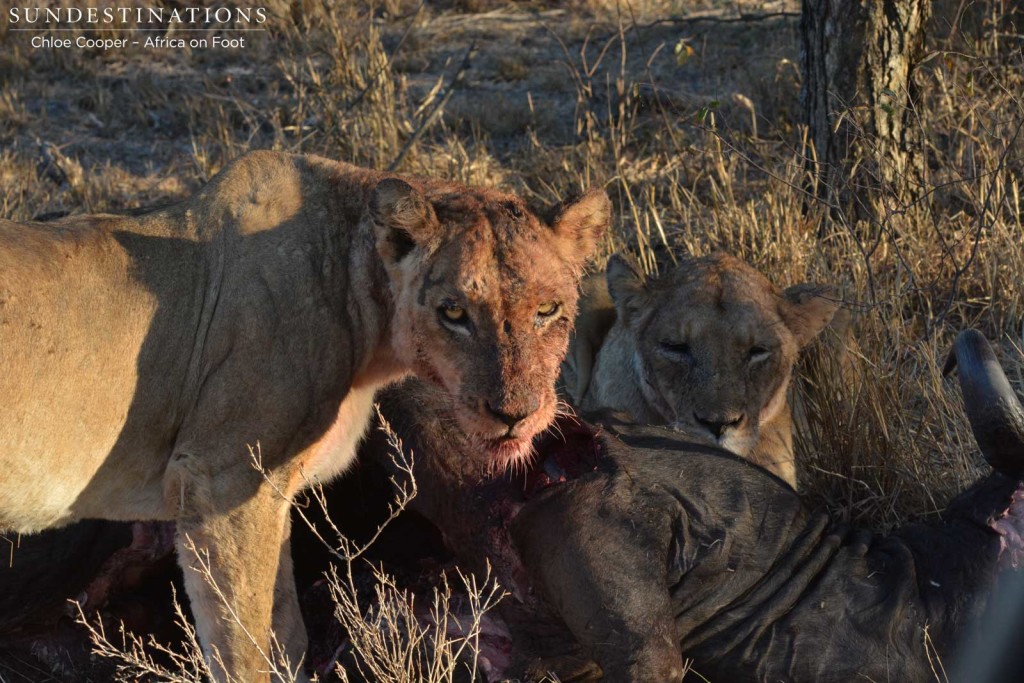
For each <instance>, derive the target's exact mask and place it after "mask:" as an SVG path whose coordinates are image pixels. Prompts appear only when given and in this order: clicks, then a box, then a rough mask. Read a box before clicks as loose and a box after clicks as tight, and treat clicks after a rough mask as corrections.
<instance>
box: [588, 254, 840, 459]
mask: <svg viewBox="0 0 1024 683" xmlns="http://www.w3.org/2000/svg"><path fill="white" fill-rule="evenodd" d="M607 279H608V290H609V293H610V295H611V298H612V301H613V302H614V305H615V309H616V315H617V322H616V326H620V325H621V326H624V328H625V329H624V330H622V332H623V333H624V336H626V337H628V338H629V339H630V340H631V341H630V344H631V348H632V357H631V358H623V359H621V362H623V363H630V364H632V366H633V367H632V370H633V373H634V374H635V376H636V377H637V382H636V384H638V387H637V389H638V391H639V392H640V394H641V395H642V399H643V403H645V404H646V408H647V409H648V410H649V411H653V412H654V413H656V414H655V415H647V416H644V417H646V419H647V420H649V421H657V422H663V423H667V424H672V425H674V426H675V427H677V428H678V429H681V430H683V431H686V432H688V433H691V434H696V435H704V436H706V437H709V438H710V439H711V440H713V441H715V442H716V443H717V444H718V445H720V446H722V447H723V448H726V449H728V450H730V451H732V452H734V453H737V454H738V455H742V456H748V455H750V452H751V450H752V449H753V448H754V446H755V444H757V442H758V438H759V436H760V433H761V429H762V427H764V426H765V425H766V424H767V423H768V422H770V421H771V420H773V419H774V418H775V417H776V415H778V413H779V411H780V410H781V409H782V408H783V407H785V406H786V405H787V396H786V392H787V388H788V386H789V381H790V375H791V374H792V369H793V365H794V363H795V362H796V358H797V353H798V351H799V350H800V349H801V348H803V347H804V346H806V345H807V344H808V343H810V342H811V340H813V339H814V338H815V337H816V336H817V335H818V333H819V332H821V330H822V329H824V328H825V326H826V325H828V323H829V322H830V321H831V320H832V316H833V315H834V314H835V312H836V309H837V307H838V301H837V300H836V299H835V297H834V296H833V293H832V290H831V288H829V287H826V286H817V285H797V286H794V287H790V288H788V289H786V290H784V291H780V290H779V289H778V288H777V287H776V286H775V285H773V284H772V283H771V282H769V281H768V280H767V279H765V277H764V276H762V275H761V274H760V273H758V272H757V271H756V270H754V269H753V268H751V267H750V266H748V265H747V264H745V263H743V262H742V261H740V260H739V259H736V258H733V257H731V256H727V255H715V256H710V257H706V258H697V259H691V260H687V261H684V262H682V263H681V264H680V265H679V266H677V267H676V268H674V269H673V270H672V271H671V272H669V273H667V274H665V275H663V276H661V277H655V278H648V277H646V276H645V275H644V274H643V273H642V272H641V271H640V269H639V268H637V267H636V266H635V265H634V264H633V263H631V262H630V261H628V260H627V259H625V258H622V257H619V256H613V257H612V259H611V260H610V261H609V264H608V271H607ZM613 331H614V330H613ZM604 351H605V349H602V353H604ZM604 360H605V361H607V360H608V359H604ZM638 417H639V416H638ZM787 427H788V425H787Z"/></svg>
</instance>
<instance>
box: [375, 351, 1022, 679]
mask: <svg viewBox="0 0 1024 683" xmlns="http://www.w3.org/2000/svg"><path fill="white" fill-rule="evenodd" d="M955 359H956V361H957V362H958V363H959V366H960V368H959V371H960V381H961V385H962V387H963V393H964V398H965V406H966V409H967V412H968V416H969V417H970V420H971V425H972V427H973V429H974V433H975V437H976V439H977V441H978V443H979V445H980V446H981V449H982V452H983V453H984V455H985V457H986V459H987V460H988V461H989V463H990V464H991V465H992V466H993V468H994V469H995V472H994V473H992V474H990V475H989V476H987V477H985V478H983V479H982V480H981V481H979V482H978V483H976V484H975V485H974V486H972V487H970V488H969V489H967V490H966V491H965V492H964V493H962V494H961V495H959V496H958V497H957V498H956V499H955V500H953V502H952V503H950V505H949V506H948V508H947V510H946V512H945V514H944V516H943V519H942V520H941V522H938V523H934V524H911V525H907V526H905V527H902V528H900V529H897V530H895V531H894V532H892V533H890V534H888V535H885V536H882V535H876V534H870V533H866V532H863V531H860V532H858V531H853V530H851V529H849V528H848V525H846V524H844V523H842V522H838V521H834V520H830V519H829V517H828V516H827V515H826V514H824V513H812V512H811V511H810V510H808V509H807V508H806V507H805V506H804V504H803V503H802V502H801V500H800V498H799V497H798V496H797V495H796V494H795V493H794V492H793V490H792V489H790V488H789V487H787V486H785V485H783V484H782V483H781V482H779V480H778V479H776V478H775V477H772V476H769V475H767V474H766V473H765V472H764V471H763V470H762V469H761V468H758V467H753V466H751V465H750V464H749V463H748V462H745V461H743V460H741V459H740V458H737V457H735V456H733V455H732V454H729V453H727V452H726V451H723V450H720V449H718V448H714V447H708V446H704V445H698V444H693V443H688V442H687V441H686V439H685V438H684V437H681V436H680V435H679V434H678V433H677V432H674V431H670V430H666V429H659V428H655V427H642V426H640V427H638V426H631V425H626V424H623V423H621V422H619V421H617V420H614V419H611V418H609V417H607V416H606V417H605V418H602V420H603V421H604V422H605V425H606V426H605V427H603V428H601V427H593V426H591V425H589V424H586V423H581V422H574V421H573V420H572V419H570V418H561V419H559V420H558V421H557V422H556V424H557V429H552V430H551V432H550V433H549V434H548V435H547V436H546V437H545V438H544V439H543V440H542V441H541V442H539V443H538V447H537V455H536V457H535V459H534V460H533V463H532V465H531V467H530V468H529V469H528V470H527V472H526V475H525V477H523V478H503V479H499V480H494V479H492V478H490V477H488V476H487V472H488V468H487V463H486V457H483V454H481V453H478V452H477V449H476V448H475V447H474V446H472V445H471V444H470V443H469V442H468V441H467V440H466V439H465V438H464V437H463V436H462V435H459V434H458V433H457V432H455V431H453V430H449V429H446V428H445V424H446V422H445V420H446V412H445V411H446V405H447V400H446V399H444V398H443V397H440V396H438V394H437V393H436V392H434V391H433V390H431V389H430V388H429V387H426V386H425V385H423V384H422V383H418V382H415V381H411V382H409V383H408V384H407V386H406V387H405V388H404V390H403V391H402V392H398V391H395V390H389V391H388V392H387V393H386V394H385V395H384V401H383V404H382V405H383V412H384V414H385V416H386V417H387V418H388V419H389V420H390V423H391V426H392V427H393V428H395V429H396V430H397V432H398V434H399V436H401V437H403V438H404V439H405V447H406V448H408V449H410V450H412V451H415V453H416V456H417V457H416V479H417V484H418V486H419V492H420V495H419V497H418V498H417V499H416V500H415V501H414V505H416V506H417V508H418V509H419V510H420V511H421V512H423V513H424V514H425V515H426V516H427V517H428V518H429V519H431V520H432V521H433V522H434V523H435V524H437V526H438V527H439V528H440V529H441V531H442V532H443V534H444V537H445V538H446V540H447V541H448V542H449V544H450V546H451V548H452V549H453V550H454V551H455V552H456V554H457V555H458V556H459V558H460V560H461V561H462V563H463V566H467V567H472V568H482V567H483V566H484V564H485V563H489V564H490V566H491V567H494V568H495V569H496V571H497V572H498V574H499V576H500V578H501V580H502V581H503V583H504V585H505V586H506V587H508V588H509V589H511V590H513V591H514V593H515V597H514V598H512V599H509V600H508V601H506V602H505V603H503V607H504V609H505V610H506V612H505V614H506V616H507V620H508V624H509V626H510V627H511V628H512V636H513V639H514V644H515V650H514V651H513V657H512V668H511V670H509V671H506V672H505V675H506V676H510V677H521V680H522V679H525V680H531V681H532V680H550V679H548V678H545V676H546V675H547V674H548V673H549V672H551V673H554V674H556V675H557V679H556V680H566V681H567V680H572V681H590V680H598V679H601V680H606V681H612V682H614V683H650V682H652V681H658V682H665V683H667V682H670V681H679V680H680V679H681V678H682V676H683V662H684V660H685V659H691V660H692V661H693V668H694V669H695V670H696V672H697V673H699V674H700V675H701V676H703V677H704V678H703V679H701V680H709V681H728V682H729V683H766V682H768V681H772V682H775V681H785V682H786V683H848V682H849V681H854V680H865V681H868V680H871V681H902V682H906V683H925V682H926V681H934V680H935V678H934V671H935V668H934V667H935V666H937V662H938V661H940V660H941V661H943V662H945V663H946V665H947V666H948V665H950V664H951V663H952V660H953V656H952V655H953V654H954V653H955V652H956V651H957V646H959V645H960V644H962V642H963V638H964V636H965V634H966V633H967V631H968V629H967V627H968V624H969V623H970V622H971V620H972V619H973V618H974V617H977V616H978V615H979V614H981V613H982V612H983V611H984V610H985V608H986V605H987V603H988V602H989V597H990V595H991V593H992V589H993V584H994V581H995V579H996V577H997V575H998V574H999V573H1000V572H1002V571H1004V570H1007V569H1009V568H1017V567H1021V566H1024V409H1022V408H1021V406H1020V404H1019V402H1018V400H1017V399H1016V397H1015V396H1014V395H1013V392H1012V390H1011V389H1010V386H1009V384H1008V383H1007V382H1006V379H1005V376H1004V375H1003V374H1002V371H1001V370H1000V368H999V365H998V364H997V363H996V361H995V357H994V356H993V354H992V351H991V349H990V348H989V346H988V344H987V342H986V341H985V339H984V337H982V336H981V335H980V334H979V333H977V332H974V331H970V332H966V333H964V334H962V335H961V337H960V338H959V340H958V342H957V348H956V356H955ZM371 445H372V444H371ZM380 450H381V451H383V450H384V449H383V448H381V449H380ZM376 459H379V460H382V461H384V462H387V457H386V456H384V457H380V456H377V458H376ZM552 621H555V622H557V623H560V625H561V629H562V631H558V630H557V629H555V630H551V629H552V628H553V626H555V625H557V624H552ZM566 629H567V630H568V635H569V637H568V638H566V637H564V635H563V634H564V633H565V631H566ZM539 634H543V635H542V636H541V635H539ZM1018 635H1019V634H1018ZM572 641H575V643H573V642H572ZM567 643H568V644H567ZM553 644H555V645H553ZM559 647H561V648H562V649H561V650H559V649H558V648H559ZM538 655H541V656H542V657H541V658H540V659H538ZM698 678H700V677H698ZM687 680H689V678H687Z"/></svg>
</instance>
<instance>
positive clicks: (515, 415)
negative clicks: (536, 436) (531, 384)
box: [484, 399, 537, 429]
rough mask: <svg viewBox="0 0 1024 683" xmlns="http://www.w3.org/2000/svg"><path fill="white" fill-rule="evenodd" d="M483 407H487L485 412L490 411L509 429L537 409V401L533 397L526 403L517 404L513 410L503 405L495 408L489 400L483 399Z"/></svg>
mask: <svg viewBox="0 0 1024 683" xmlns="http://www.w3.org/2000/svg"><path fill="white" fill-rule="evenodd" d="M484 407H485V408H487V412H488V413H490V414H491V416H492V417H495V418H497V419H498V420H501V421H502V422H504V423H505V425H506V426H507V427H508V428H509V429H512V428H513V427H515V426H516V425H517V424H519V423H520V422H522V421H523V420H525V419H526V418H528V417H529V416H530V415H532V414H533V412H534V411H536V410H537V401H536V399H533V400H531V401H530V402H529V404H528V405H525V406H517V407H518V410H515V411H512V410H509V409H506V408H505V407H504V406H500V407H497V408H496V407H495V406H494V405H492V404H491V402H490V401H484Z"/></svg>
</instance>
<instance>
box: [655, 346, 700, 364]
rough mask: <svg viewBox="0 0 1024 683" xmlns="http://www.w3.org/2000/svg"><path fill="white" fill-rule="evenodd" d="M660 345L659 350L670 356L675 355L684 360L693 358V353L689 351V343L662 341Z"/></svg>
mask: <svg viewBox="0 0 1024 683" xmlns="http://www.w3.org/2000/svg"><path fill="white" fill-rule="evenodd" d="M660 346H661V350H662V351H664V352H665V353H666V354H668V355H670V356H676V357H678V358H682V359H683V360H685V361H691V360H693V353H692V352H691V351H690V345H689V344H687V343H686V342H670V341H663V342H661V344H660Z"/></svg>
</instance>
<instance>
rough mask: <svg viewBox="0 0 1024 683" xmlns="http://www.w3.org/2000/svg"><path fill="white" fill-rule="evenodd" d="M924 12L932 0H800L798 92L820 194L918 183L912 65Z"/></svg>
mask: <svg viewBox="0 0 1024 683" xmlns="http://www.w3.org/2000/svg"><path fill="white" fill-rule="evenodd" d="M930 14H931V0H802V11H801V18H800V33H801V40H802V44H801V59H802V68H803V84H802V87H801V93H800V99H801V105H802V107H803V111H804V116H805V120H806V123H807V125H808V135H809V142H810V145H812V146H813V150H811V151H813V153H814V156H815V160H814V161H811V162H810V165H811V168H812V171H814V172H815V174H816V176H817V179H818V181H819V182H818V185H817V188H818V195H819V196H821V197H823V198H827V199H829V200H830V202H835V203H839V204H845V203H846V202H847V201H849V200H850V199H852V198H853V197H855V196H856V197H863V196H864V194H863V192H864V190H865V189H866V190H869V191H871V192H872V194H874V193H875V192H877V191H881V192H882V193H884V195H887V196H890V197H895V198H896V199H897V200H900V201H906V200H907V199H909V197H911V196H913V194H915V190H916V188H918V187H920V183H921V181H922V180H923V170H924V168H923V166H924V164H923V157H922V155H920V154H918V153H916V148H917V147H918V145H916V144H915V143H914V141H913V140H912V139H911V138H912V135H913V130H914V125H913V119H914V118H915V116H916V114H915V111H914V103H915V102H916V99H917V98H916V94H917V93H916V91H915V87H914V81H913V72H914V69H915V68H916V66H917V65H918V63H919V62H920V59H921V57H922V54H923V52H924V38H925V27H926V25H927V22H928V19H929V17H930ZM851 179H852V181H853V185H852V186H851V185H849V181H850V180H851ZM865 185H866V186H867V187H864V186H865ZM876 196H877V195H876ZM833 205H834V204H833Z"/></svg>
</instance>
